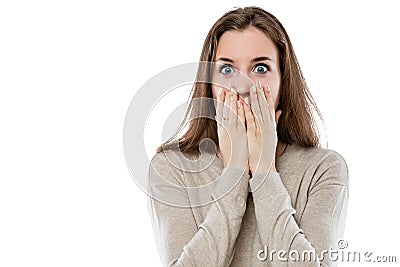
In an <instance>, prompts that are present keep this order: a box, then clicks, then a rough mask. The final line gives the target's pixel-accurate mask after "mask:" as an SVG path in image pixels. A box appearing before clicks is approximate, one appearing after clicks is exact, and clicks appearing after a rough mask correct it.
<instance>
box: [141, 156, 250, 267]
mask: <svg viewBox="0 0 400 267" xmlns="http://www.w3.org/2000/svg"><path fill="white" fill-rule="evenodd" d="M153 163H154V164H153V165H155V166H157V167H156V168H157V170H158V174H157V175H155V174H154V172H152V171H150V172H149V178H150V180H151V181H152V182H151V183H150V187H151V188H153V190H152V193H156V194H159V193H160V191H163V194H173V195H174V196H176V198H187V199H189V197H188V192H187V188H186V187H185V183H184V177H183V176H182V173H180V172H176V171H175V170H173V168H172V167H171V166H168V164H166V163H165V162H160V161H158V162H157V161H156V162H153ZM242 174H243V172H241V171H240V170H238V169H232V168H226V169H224V170H223V171H222V174H221V176H220V177H219V178H218V182H220V181H221V182H220V183H222V182H223V181H224V180H225V179H236V180H237V181H238V182H237V183H236V184H235V185H234V187H233V188H232V189H231V190H230V191H229V192H228V193H226V194H225V195H224V196H222V197H221V198H218V199H216V198H217V196H216V194H215V192H217V191H218V190H219V189H220V188H225V185H221V186H220V184H217V186H216V188H215V190H213V191H212V192H211V193H210V196H211V199H213V200H214V201H213V202H211V204H208V205H210V209H209V211H208V213H207V215H206V217H205V219H204V221H203V222H201V224H199V225H198V224H197V223H196V221H195V218H194V216H193V211H192V207H190V206H189V207H179V206H176V205H170V204H167V203H164V202H161V201H159V200H157V199H156V197H157V195H152V194H150V196H149V198H148V208H149V212H150V216H151V220H152V225H153V230H154V234H155V238H156V243H157V248H158V252H159V255H160V258H161V261H162V265H163V266H217V267H218V266H228V265H229V264H230V262H231V260H232V258H233V250H234V244H235V241H236V238H237V236H238V234H239V230H240V227H241V221H242V217H243V215H244V212H245V209H246V199H247V194H248V179H249V177H248V176H246V175H242ZM158 176H162V178H163V180H167V181H168V182H170V183H175V184H178V185H180V186H173V187H171V185H169V186H168V185H165V184H163V183H160V182H158V181H159V179H158V178H156V179H154V177H158ZM238 178H239V179H238ZM225 181H226V180H225ZM171 188H173V189H171ZM154 196H155V197H154Z"/></svg>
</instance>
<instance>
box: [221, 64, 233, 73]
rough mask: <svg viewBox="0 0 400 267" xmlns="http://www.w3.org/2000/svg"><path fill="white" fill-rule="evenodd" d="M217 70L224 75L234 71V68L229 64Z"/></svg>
mask: <svg viewBox="0 0 400 267" xmlns="http://www.w3.org/2000/svg"><path fill="white" fill-rule="evenodd" d="M219 72H220V73H222V74H224V75H230V74H232V73H234V72H235V69H234V68H233V67H231V66H229V65H224V66H222V67H221V68H220V70H219Z"/></svg>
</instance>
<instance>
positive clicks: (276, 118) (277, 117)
mask: <svg viewBox="0 0 400 267" xmlns="http://www.w3.org/2000/svg"><path fill="white" fill-rule="evenodd" d="M281 114H282V110H277V111H276V112H275V122H276V126H278V122H279V117H280V116H281Z"/></svg>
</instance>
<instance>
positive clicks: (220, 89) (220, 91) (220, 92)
mask: <svg viewBox="0 0 400 267" xmlns="http://www.w3.org/2000/svg"><path fill="white" fill-rule="evenodd" d="M221 94H222V88H221V87H219V88H218V95H221Z"/></svg>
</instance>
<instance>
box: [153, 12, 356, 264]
mask: <svg viewBox="0 0 400 267" xmlns="http://www.w3.org/2000/svg"><path fill="white" fill-rule="evenodd" d="M200 61H201V62H212V64H209V65H206V67H204V68H199V71H198V73H199V74H200V73H206V74H209V75H210V77H211V80H212V81H213V82H211V83H204V82H198V83H195V84H194V86H193V91H192V95H191V100H190V102H189V106H188V112H187V114H186V116H185V120H184V122H183V123H182V125H183V126H184V125H186V123H187V122H188V120H189V119H190V118H192V119H191V120H190V122H189V124H188V128H187V130H186V132H185V133H184V134H183V135H182V136H180V137H178V135H176V136H174V137H172V138H171V139H170V140H168V141H167V142H165V143H164V144H163V145H161V146H160V148H159V149H158V153H157V154H156V155H155V157H154V158H153V160H152V162H151V166H150V169H149V188H150V192H151V193H150V195H151V196H150V197H149V209H150V214H151V218H152V222H153V228H154V232H155V236H156V241H157V246H158V250H159V254H160V257H161V260H162V263H163V265H164V266H292V265H293V266H294V265H296V266H332V265H335V262H336V260H337V259H335V257H331V255H330V254H329V252H330V251H332V250H335V249H337V242H338V241H339V240H340V239H341V237H342V234H343V230H344V224H345V217H346V209H347V200H348V172H347V166H346V163H345V161H344V160H343V158H342V157H341V156H340V155H339V154H338V153H336V152H334V151H332V150H328V149H324V148H321V146H320V143H319V135H318V131H317V127H316V124H315V121H314V117H313V111H316V113H317V114H320V113H319V111H318V108H317V106H316V104H315V102H314V100H313V98H312V96H311V94H310V92H309V91H308V89H307V85H306V82H305V80H304V78H303V75H302V73H301V70H300V67H299V64H298V62H297V59H296V56H295V53H294V51H293V47H292V45H291V42H290V40H289V37H288V35H287V33H286V31H285V29H284V28H283V26H282V25H281V23H280V22H279V21H278V20H277V19H276V18H275V17H274V16H273V15H271V14H269V13H268V12H266V11H265V10H263V9H260V8H257V7H247V8H238V9H235V10H233V11H230V12H228V13H226V14H225V15H223V16H222V17H221V18H220V19H219V20H218V21H217V22H216V23H215V24H214V26H213V27H212V28H211V30H210V32H209V33H208V36H207V38H206V40H205V43H204V47H203V50H202V53H201V57H200ZM240 75H242V76H246V77H247V79H248V81H251V83H249V82H247V83H246V82H240V81H239V79H236V80H235V78H234V77H238V76H240ZM233 80H234V81H235V82H232V81H233ZM243 80H245V79H241V81H243ZM226 81H229V83H230V84H227V83H226ZM202 98H207V99H213V101H211V102H210V103H211V104H209V105H207V104H204V103H202V104H199V103H200V102H197V101H196V100H197V99H202ZM196 110H197V111H199V110H200V111H201V110H203V111H205V112H206V113H207V112H210V113H211V114H214V115H215V120H213V119H210V118H209V117H208V118H207V117H204V116H203V117H201V116H198V117H195V118H193V116H192V113H193V112H195V111H196ZM183 126H182V127H181V129H183ZM206 139H208V140H210V139H211V140H212V141H213V142H214V143H215V144H216V148H217V150H216V153H214V156H215V154H216V157H206V156H205V155H212V154H213V153H212V152H209V150H207V149H206V150H204V149H203V150H204V151H202V141H204V140H206ZM178 148H179V149H178ZM199 155H201V157H202V158H203V159H204V158H207V159H208V160H209V159H212V161H210V164H208V165H205V167H203V168H200V169H198V170H195V171H193V170H189V169H190V168H189V169H188V168H185V167H184V166H185V165H186V164H188V160H189V159H190V160H193V161H194V162H196V159H198V158H199V157H198V156H199ZM171 159H174V160H171ZM173 162H175V163H176V162H178V163H179V164H181V165H179V164H175V163H173ZM196 164H197V165H198V164H199V162H196V163H195V165H196ZM178 165H179V166H178ZM197 165H196V166H197ZM211 184H212V185H215V186H214V187H212V189H209V188H207V186H208V185H211ZM193 188H207V189H205V190H203V191H201V190H197V191H194V190H192V189H193ZM160 194H163V195H164V196H168V197H169V199H170V200H171V201H162V200H160V198H158V197H157V195H160ZM207 199H209V200H210V201H208V202H207V201H206V200H207ZM164 200H165V199H164Z"/></svg>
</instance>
